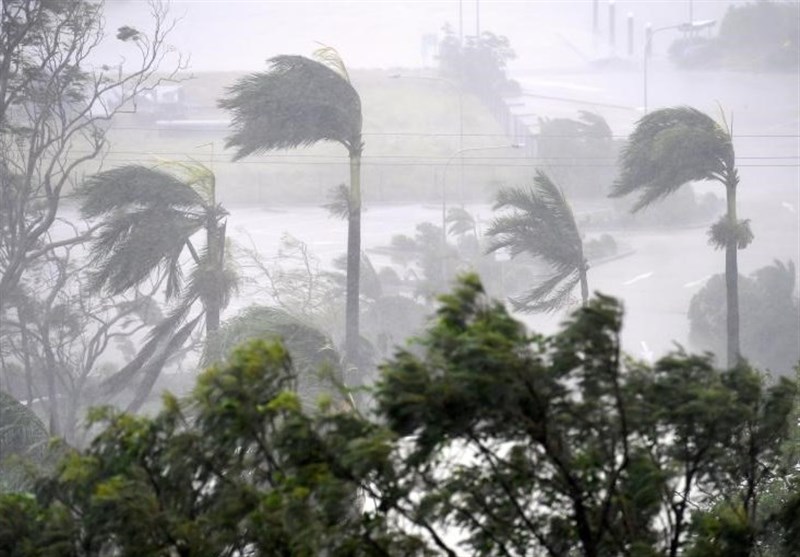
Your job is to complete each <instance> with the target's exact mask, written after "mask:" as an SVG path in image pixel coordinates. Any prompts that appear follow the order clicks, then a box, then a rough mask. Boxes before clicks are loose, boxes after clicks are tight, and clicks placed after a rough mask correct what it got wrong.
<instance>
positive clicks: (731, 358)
mask: <svg viewBox="0 0 800 557" xmlns="http://www.w3.org/2000/svg"><path fill="white" fill-rule="evenodd" d="M737 183H738V179H737V178H736V176H732V177H731V178H729V179H728V180H727V182H726V184H725V191H726V193H727V202H728V214H727V217H728V224H729V226H730V227H731V228H730V229H731V230H732V231H733V230H736V227H737V224H738V220H737V217H736V185H737ZM737 250H738V242H737V240H736V238H731V239H730V241H728V243H727V244H726V246H725V290H726V301H727V303H726V308H727V329H728V331H727V332H728V335H727V337H728V358H727V364H728V367H729V368H732V367H734V366H736V365H737V364H738V363H739V358H740V354H741V352H740V349H739V263H738V259H737V253H736V252H737Z"/></svg>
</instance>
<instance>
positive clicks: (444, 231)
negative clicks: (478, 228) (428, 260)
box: [442, 143, 525, 281]
mask: <svg viewBox="0 0 800 557" xmlns="http://www.w3.org/2000/svg"><path fill="white" fill-rule="evenodd" d="M524 146H525V144H524V143H506V144H504V145H489V146H486V147H467V148H465V149H459V150H458V151H456V152H455V153H453V154H452V155H450V157H449V158H448V159H447V162H445V163H444V170H443V171H442V250H444V249H445V247H446V246H447V169H448V168H450V163H451V162H453V160H455V158H456V157H460V156H461V155H463V154H464V153H470V152H472V151H493V150H496V149H521V148H522V147H524ZM446 277H447V258H446V257H445V254H444V253H443V254H442V280H443V281H444V280H446Z"/></svg>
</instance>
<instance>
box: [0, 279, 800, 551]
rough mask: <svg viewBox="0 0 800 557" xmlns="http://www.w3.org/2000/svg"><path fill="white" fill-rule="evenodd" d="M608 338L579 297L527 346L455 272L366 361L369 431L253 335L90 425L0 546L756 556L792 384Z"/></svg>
mask: <svg viewBox="0 0 800 557" xmlns="http://www.w3.org/2000/svg"><path fill="white" fill-rule="evenodd" d="M621 328H622V310H621V306H620V305H619V303H618V302H617V301H616V300H614V299H613V298H609V297H605V296H597V297H596V298H594V299H592V300H591V301H590V302H589V303H588V304H587V305H586V306H585V307H582V308H581V309H579V310H578V311H576V312H575V313H574V314H573V315H572V316H571V318H570V319H569V320H568V321H567V322H566V323H565V324H564V326H563V328H562V330H561V331H559V332H558V333H556V334H555V335H553V336H551V337H544V336H540V335H532V334H531V333H529V332H528V331H527V330H526V329H525V327H524V326H523V325H522V324H521V323H520V322H518V321H516V320H515V319H514V318H513V317H512V316H511V315H510V314H509V313H508V311H507V310H506V308H505V307H504V306H503V305H502V304H501V303H499V302H495V301H491V300H489V299H488V298H487V297H486V295H485V294H484V293H483V289H482V287H481V285H480V282H479V280H478V279H477V277H476V276H474V275H472V276H468V277H465V278H463V279H462V280H461V282H460V283H459V285H458V286H457V288H456V289H455V291H454V292H453V293H452V294H449V295H447V296H443V297H442V298H441V299H440V306H439V308H438V310H437V314H436V318H435V319H434V320H433V321H432V323H431V324H430V326H429V328H428V330H427V331H426V332H425V333H424V334H423V335H421V336H420V337H419V339H418V340H417V341H416V342H415V344H414V345H413V346H410V347H408V348H406V349H401V350H398V351H397V352H396V354H395V356H394V357H393V358H392V359H391V360H390V361H388V362H386V364H385V365H384V366H383V368H382V376H381V378H380V380H379V381H378V383H377V385H376V386H375V390H374V393H375V397H376V398H375V404H374V416H373V417H372V418H368V417H365V416H362V415H360V414H359V413H357V412H354V411H352V409H350V408H347V409H344V408H341V407H338V406H337V405H335V404H332V401H331V400H330V399H325V398H324V397H323V399H322V400H321V404H320V406H319V409H318V410H316V411H315V410H311V409H308V408H307V407H304V406H303V405H302V404H301V402H300V400H299V398H298V396H297V394H296V393H295V392H294V391H293V390H294V388H295V387H296V375H295V373H294V369H293V366H292V363H291V359H290V358H289V355H288V354H287V352H286V350H285V349H284V348H283V347H282V346H281V345H280V344H278V343H275V342H270V341H257V342H253V343H251V344H249V345H248V346H246V347H243V348H241V349H239V350H236V351H235V352H234V353H233V354H232V355H231V356H230V358H229V359H228V360H227V361H226V362H224V363H221V364H219V365H216V366H213V367H212V368H211V369H209V370H207V371H206V372H204V373H203V374H202V375H201V377H200V379H199V380H198V383H197V387H196V388H195V390H194V391H193V393H192V394H191V395H190V396H189V397H188V398H187V399H186V400H184V401H182V402H181V401H179V400H178V399H176V398H174V397H172V396H170V395H167V396H166V397H165V399H164V408H163V410H161V412H159V413H158V414H157V415H155V416H154V417H134V416H130V415H127V414H124V413H116V412H112V411H108V410H106V411H102V412H98V413H96V414H95V418H96V419H98V420H99V423H100V424H103V426H104V428H103V430H102V431H101V433H100V434H99V435H98V436H97V437H96V439H95V440H94V441H93V443H92V444H91V445H90V447H88V448H87V450H86V451H83V452H73V453H71V454H68V455H67V456H66V457H65V458H63V459H62V461H61V462H60V464H59V465H58V467H57V468H56V470H55V471H54V472H53V473H50V474H47V475H45V476H44V477H43V478H42V481H40V482H39V483H38V484H37V488H36V490H35V492H34V493H33V494H31V496H28V497H25V498H21V497H20V496H18V495H12V496H0V546H2V544H6V545H12V546H16V547H30V548H31V551H32V552H33V551H40V552H43V550H44V549H48V550H49V551H50V553H49V554H52V553H54V552H55V551H56V550H57V549H58V548H59V547H62V545H60V544H66V547H71V548H79V549H77V550H74V551H78V554H80V555H106V554H115V553H120V554H126V555H127V554H133V555H140V554H141V555H170V554H180V555H232V554H242V553H247V554H249V555H287V554H291V555H318V554H320V553H322V552H326V553H327V554H330V555H370V556H371V555H383V556H395V555H397V556H399V555H448V556H450V557H454V556H455V555H458V554H460V553H466V554H472V555H486V556H501V555H502V556H506V557H509V556H523V555H524V556H528V555H531V554H536V555H539V554H541V555H548V556H551V557H556V556H558V557H564V556H567V555H582V556H584V557H599V556H604V555H620V554H628V555H637V556H667V555H669V556H676V555H679V554H681V555H682V554H686V555H709V554H710V555H729V554H735V555H753V554H755V553H754V552H755V549H756V547H757V544H758V543H760V541H761V537H762V535H763V533H764V531H765V526H767V524H765V523H766V522H767V521H768V520H767V519H764V518H759V517H758V513H757V508H758V503H759V500H760V498H761V497H762V495H763V492H764V487H765V485H767V484H768V483H769V482H770V481H774V480H775V479H780V478H781V477H783V476H784V474H785V472H786V469H784V468H783V467H782V466H781V462H782V461H783V460H784V457H783V455H781V454H780V453H781V447H782V446H783V444H784V442H785V441H786V440H787V438H788V436H789V429H790V428H789V418H790V417H791V416H796V414H795V410H794V405H795V398H796V396H797V388H796V385H795V384H794V383H792V382H791V381H789V380H786V379H783V380H780V381H778V382H776V383H775V384H773V385H771V386H767V385H765V384H764V382H763V379H762V378H761V377H760V376H759V375H758V374H757V373H755V372H753V371H752V370H750V369H749V368H746V367H738V368H734V369H731V370H727V371H719V370H716V369H714V368H713V366H711V362H710V360H709V358H707V357H705V356H691V355H687V354H685V353H682V352H676V353H674V354H671V355H669V356H668V357H666V358H664V359H662V360H660V361H659V362H657V364H656V365H655V367H654V368H650V367H649V366H647V365H646V364H643V363H639V362H634V361H632V360H630V359H628V358H625V357H624V356H623V354H622V353H621V351H620V332H621ZM359 492H360V493H363V494H366V496H367V497H368V498H369V500H370V501H369V504H366V505H362V504H360V502H359V498H358V496H357V494H358V493H359ZM790 495H791V494H790ZM786 500H787V502H786V503H784V504H782V505H781V512H780V513H779V514H780V517H779V518H780V520H779V521H773V524H770V525H769V526H770V527H771V528H775V527H777V526H778V525H779V524H784V525H785V526H780V528H782V530H781V531H780V535H781V537H782V538H783V539H784V540H785V541H786V543H787V544H788V543H790V542H791V540H792V539H793V536H794V537H796V530H797V525H796V518H793V515H792V514H791V511H792V509H794V508H796V506H797V501H796V499H795V498H794V497H793V496H789V497H787V498H786ZM21 517H24V518H25V519H27V520H30V521H32V523H34V524H36V525H37V528H30V527H28V526H26V522H25V520H23V521H22V523H18V522H19V519H20V518H21ZM737 540H738V542H740V543H738V545H733V544H734V543H736V542H737ZM788 547H791V546H788ZM731 551H735V553H732V552H731ZM56 554H57V553H56Z"/></svg>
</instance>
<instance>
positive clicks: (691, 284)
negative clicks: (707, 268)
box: [683, 275, 714, 288]
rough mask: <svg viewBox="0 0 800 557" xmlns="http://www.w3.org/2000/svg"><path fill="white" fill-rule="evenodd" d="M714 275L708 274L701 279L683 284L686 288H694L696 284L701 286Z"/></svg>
mask: <svg viewBox="0 0 800 557" xmlns="http://www.w3.org/2000/svg"><path fill="white" fill-rule="evenodd" d="M713 276H714V275H706V276H704V277H703V278H701V279H698V280H693V281H690V282H687V283H686V284H684V285H683V287H684V288H694V287H695V286H700V285H701V284H703V283H705V282H706V281H707V280H708V279H710V278H711V277H713Z"/></svg>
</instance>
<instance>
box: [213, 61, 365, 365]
mask: <svg viewBox="0 0 800 557" xmlns="http://www.w3.org/2000/svg"><path fill="white" fill-rule="evenodd" d="M315 55H316V57H317V60H311V59H309V58H305V57H303V56H276V57H274V58H271V59H270V60H269V63H270V68H269V70H268V71H266V72H262V73H257V74H251V75H248V76H247V77H244V78H242V79H240V80H239V81H238V82H236V83H235V84H234V85H233V86H232V87H230V88H229V89H228V96H227V98H225V99H222V100H220V101H219V105H220V106H221V107H222V108H225V109H227V110H230V111H231V112H232V113H233V122H232V126H233V128H234V132H233V134H232V135H231V136H230V137H229V138H228V141H227V144H226V146H227V147H233V148H235V149H236V154H235V156H234V159H235V160H236V159H241V158H243V157H245V156H247V155H250V154H253V153H261V152H266V151H272V150H275V149H291V148H296V147H304V146H310V145H313V144H315V143H317V142H319V141H335V142H337V143H341V144H342V145H343V146H344V147H345V149H347V152H348V154H349V156H350V200H349V207H348V230H347V302H346V312H345V320H346V323H345V354H346V357H347V359H348V361H349V362H350V363H351V364H357V363H358V344H359V341H358V335H359V327H358V317H359V313H358V311H359V310H358V305H359V304H358V302H359V298H358V297H359V266H360V265H359V263H360V260H361V177H360V175H361V152H362V150H363V147H364V145H363V142H362V138H361V122H362V117H361V99H360V97H359V96H358V93H357V92H356V90H355V88H354V87H353V85H352V84H351V82H350V78H349V75H348V73H347V70H346V69H345V66H344V64H343V63H342V60H341V59H340V58H339V56H338V55H337V54H336V51H335V50H333V49H331V48H323V49H320V50H318V51H317V52H316V53H315Z"/></svg>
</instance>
